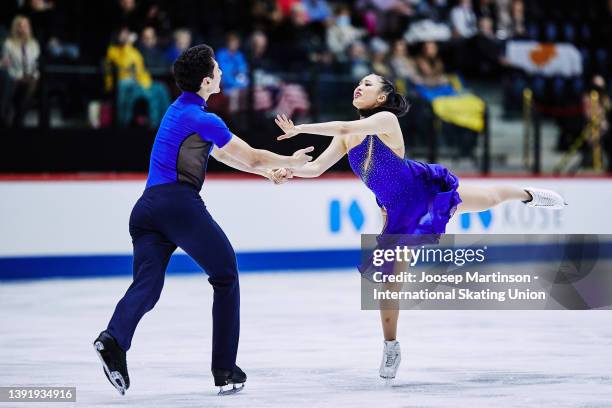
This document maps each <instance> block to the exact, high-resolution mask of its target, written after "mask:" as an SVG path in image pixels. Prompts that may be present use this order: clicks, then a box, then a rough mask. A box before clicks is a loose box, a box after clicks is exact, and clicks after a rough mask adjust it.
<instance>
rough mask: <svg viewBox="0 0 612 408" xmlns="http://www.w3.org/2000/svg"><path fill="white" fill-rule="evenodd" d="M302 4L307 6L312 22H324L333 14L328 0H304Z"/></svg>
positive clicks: (309, 18) (309, 19)
mask: <svg viewBox="0 0 612 408" xmlns="http://www.w3.org/2000/svg"><path fill="white" fill-rule="evenodd" d="M302 4H304V7H306V13H307V14H308V21H309V22H311V23H323V22H325V21H327V20H328V19H329V18H331V16H332V13H331V9H330V7H329V4H327V1H326V0H302Z"/></svg>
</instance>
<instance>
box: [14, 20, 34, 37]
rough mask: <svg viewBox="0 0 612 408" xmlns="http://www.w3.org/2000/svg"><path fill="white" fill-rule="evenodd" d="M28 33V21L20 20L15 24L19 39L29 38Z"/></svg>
mask: <svg viewBox="0 0 612 408" xmlns="http://www.w3.org/2000/svg"><path fill="white" fill-rule="evenodd" d="M30 31H31V30H30V21H29V20H28V19H27V18H22V19H20V20H19V23H17V34H19V35H20V36H21V37H29V36H30V35H31V34H30Z"/></svg>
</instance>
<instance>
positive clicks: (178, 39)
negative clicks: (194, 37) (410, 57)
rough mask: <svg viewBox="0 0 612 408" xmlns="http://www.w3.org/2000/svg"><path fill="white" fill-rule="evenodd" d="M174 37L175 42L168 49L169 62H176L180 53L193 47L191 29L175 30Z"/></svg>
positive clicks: (167, 57) (167, 58)
mask: <svg viewBox="0 0 612 408" xmlns="http://www.w3.org/2000/svg"><path fill="white" fill-rule="evenodd" d="M173 38H174V42H173V43H172V45H171V46H170V47H169V48H168V51H166V60H167V62H168V63H169V64H174V61H176V59H177V58H178V57H179V55H181V53H182V52H183V51H185V50H186V49H187V48H189V47H191V31H189V30H188V29H186V28H179V29H178V30H175V31H174V35H173Z"/></svg>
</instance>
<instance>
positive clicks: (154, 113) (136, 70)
mask: <svg viewBox="0 0 612 408" xmlns="http://www.w3.org/2000/svg"><path fill="white" fill-rule="evenodd" d="M134 40H135V35H134V34H133V33H131V32H130V31H129V30H128V29H127V27H123V28H122V29H120V30H119V31H118V32H117V34H116V35H115V38H114V43H113V44H111V45H110V46H109V47H108V51H107V53H106V65H107V72H108V74H107V76H106V81H105V82H106V90H107V91H111V90H112V89H113V75H112V74H111V70H112V68H114V69H115V70H116V73H117V77H116V79H117V90H116V91H117V109H116V110H117V121H118V122H119V124H120V125H121V126H126V125H128V124H130V123H131V121H132V116H133V111H134V106H135V104H136V102H137V101H138V100H139V99H141V98H142V99H144V100H146V101H147V104H148V109H149V121H150V126H151V127H157V126H158V125H159V123H160V121H161V118H162V116H163V114H164V112H165V110H166V108H167V107H168V105H169V104H170V96H169V95H168V90H167V89H166V87H165V86H164V85H163V84H161V83H159V82H156V81H153V80H152V79H151V75H150V74H149V72H148V71H147V70H146V68H145V66H144V60H143V57H142V55H141V54H140V52H139V51H138V50H137V49H136V48H134V46H133V45H132V44H133V43H134Z"/></svg>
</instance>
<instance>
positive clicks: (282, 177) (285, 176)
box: [265, 169, 293, 185]
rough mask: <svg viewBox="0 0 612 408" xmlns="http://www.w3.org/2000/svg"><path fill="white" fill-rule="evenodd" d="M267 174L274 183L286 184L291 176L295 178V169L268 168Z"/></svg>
mask: <svg viewBox="0 0 612 408" xmlns="http://www.w3.org/2000/svg"><path fill="white" fill-rule="evenodd" d="M265 176H266V177H267V178H268V179H269V180H270V181H272V182H273V183H274V184H277V185H278V184H284V183H286V182H287V181H288V180H289V179H290V178H293V171H291V169H276V170H268V171H266V174H265Z"/></svg>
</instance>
